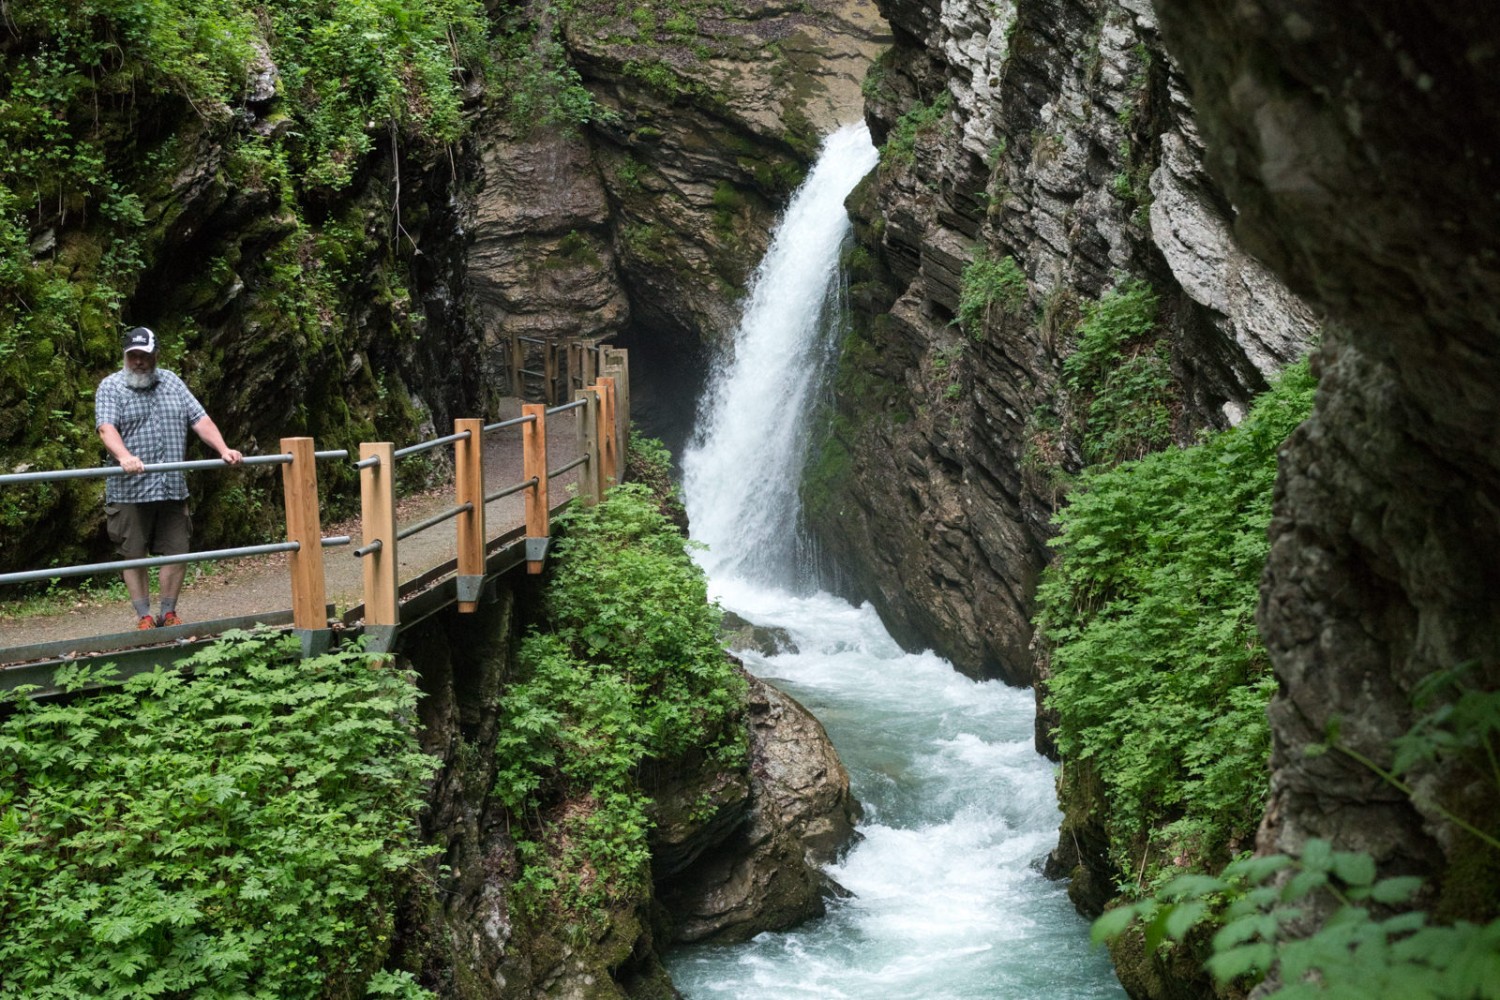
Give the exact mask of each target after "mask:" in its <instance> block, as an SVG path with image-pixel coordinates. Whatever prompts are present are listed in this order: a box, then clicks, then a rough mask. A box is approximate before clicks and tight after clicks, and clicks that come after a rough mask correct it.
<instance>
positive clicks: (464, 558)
mask: <svg viewBox="0 0 1500 1000" xmlns="http://www.w3.org/2000/svg"><path fill="white" fill-rule="evenodd" d="M466 431H467V432H468V435H469V436H468V437H466V438H463V439H462V440H459V441H455V442H454V443H453V470H454V487H455V488H454V506H456V507H462V506H464V505H465V504H468V505H469V506H470V508H471V509H469V510H467V511H465V512H464V513H462V514H459V515H458V581H457V586H458V610H459V613H460V614H471V613H473V611H474V609H475V608H477V607H478V606H479V592H480V591H481V590H482V589H483V588H484V540H485V534H484V421H483V420H479V419H477V418H464V419H461V420H455V421H453V433H455V434H463V433H464V432H466Z"/></svg>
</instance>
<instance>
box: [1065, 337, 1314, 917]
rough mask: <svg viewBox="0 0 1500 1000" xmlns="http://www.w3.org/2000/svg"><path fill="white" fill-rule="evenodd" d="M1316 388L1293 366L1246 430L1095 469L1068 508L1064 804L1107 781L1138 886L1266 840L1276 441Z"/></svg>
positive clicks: (1117, 831) (1113, 842)
mask: <svg viewBox="0 0 1500 1000" xmlns="http://www.w3.org/2000/svg"><path fill="white" fill-rule="evenodd" d="M1101 353H1103V352H1101ZM1313 389H1314V381H1313V378H1312V376H1311V374H1310V373H1309V371H1308V368H1307V365H1306V363H1305V362H1304V363H1302V364H1299V365H1297V366H1294V367H1293V368H1291V369H1289V370H1288V371H1287V372H1286V373H1285V374H1284V376H1283V377H1282V379H1281V381H1280V384H1279V385H1277V386H1276V387H1275V388H1274V389H1273V390H1272V391H1271V392H1269V393H1267V394H1265V395H1264V396H1262V397H1261V398H1260V399H1259V400H1257V401H1256V403H1255V405H1254V406H1253V408H1252V409H1251V411H1250V414H1249V415H1248V416H1247V417H1246V419H1245V421H1244V422H1243V423H1242V424H1241V425H1240V426H1238V427H1236V428H1233V429H1231V430H1227V431H1223V432H1221V433H1217V434H1213V435H1211V436H1209V437H1208V438H1207V439H1205V440H1204V441H1203V442H1202V443H1200V444H1198V445H1196V446H1193V447H1190V448H1182V449H1170V450H1167V451H1163V452H1158V453H1155V454H1152V455H1148V456H1147V457H1145V458H1143V459H1140V460H1138V461H1134V462H1126V463H1124V464H1122V465H1120V466H1118V467H1114V468H1109V469H1104V470H1100V471H1091V472H1087V473H1085V474H1084V475H1083V476H1082V478H1081V479H1080V480H1079V483H1078V486H1077V487H1076V489H1075V490H1074V491H1073V493H1072V494H1070V497H1069V503H1068V504H1067V506H1066V507H1064V508H1063V509H1062V510H1061V511H1060V512H1059V513H1058V515H1057V517H1056V523H1057V525H1058V527H1059V529H1060V531H1059V534H1058V536H1057V537H1056V539H1055V540H1054V541H1053V543H1052V544H1053V546H1054V548H1055V549H1056V552H1057V557H1056V559H1055V562H1054V565H1053V566H1052V567H1050V568H1049V569H1048V570H1047V572H1046V574H1045V575H1044V579H1043V583H1042V585H1041V587H1040V588H1039V591H1038V604H1039V606H1040V614H1039V617H1038V625H1039V627H1040V629H1041V631H1042V633H1043V634H1044V635H1045V637H1046V640H1047V642H1048V643H1049V645H1050V653H1051V677H1050V678H1049V679H1048V681H1047V682H1046V700H1047V704H1048V705H1049V706H1050V707H1051V709H1052V710H1054V711H1055V712H1056V713H1057V719H1058V725H1057V728H1056V730H1055V732H1054V736H1055V738H1056V741H1057V746H1058V749H1059V751H1060V752H1061V754H1062V756H1063V758H1064V761H1065V764H1064V775H1063V798H1064V800H1065V804H1066V803H1068V801H1069V799H1070V797H1071V798H1074V799H1076V798H1077V797H1078V796H1080V795H1088V794H1089V792H1088V789H1089V788H1090V787H1091V786H1093V784H1094V783H1095V782H1097V785H1098V787H1099V788H1100V789H1101V791H1100V793H1099V794H1100V795H1101V796H1102V801H1098V802H1093V803H1087V804H1086V805H1087V806H1089V807H1091V808H1092V810H1093V812H1094V815H1095V816H1096V817H1097V818H1098V819H1099V821H1100V822H1101V824H1102V826H1103V828H1104V829H1105V830H1106V832H1107V834H1108V841H1109V859H1110V862H1111V864H1112V866H1113V867H1114V869H1115V871H1116V873H1117V876H1118V878H1119V880H1120V888H1121V889H1122V891H1125V892H1127V893H1136V892H1139V891H1141V890H1142V889H1143V888H1145V887H1147V886H1150V885H1153V884H1154V883H1156V882H1157V881H1158V880H1159V879H1160V878H1162V877H1165V876H1166V875H1168V874H1173V873H1176V872H1178V871H1181V870H1184V869H1187V870H1194V869H1200V868H1201V867H1203V866H1207V867H1211V868H1216V867H1219V866H1222V865H1223V864H1224V863H1225V862H1227V861H1228V860H1229V859H1230V857H1232V856H1233V855H1234V854H1235V853H1237V852H1238V851H1240V850H1242V849H1244V848H1246V847H1248V846H1249V844H1250V842H1251V841H1252V839H1253V834H1254V831H1255V827H1256V824H1257V823H1258V821H1259V819H1260V814H1261V810H1262V805H1263V802H1264V798H1265V794H1266V759H1267V756H1268V753H1269V740H1270V737H1269V731H1268V728H1267V723H1266V718H1265V707H1266V703H1267V701H1268V699H1269V697H1270V694H1271V691H1272V689H1273V687H1274V683H1275V682H1274V680H1273V678H1272V677H1271V673H1270V667H1269V662H1268V660H1267V657H1266V654H1265V651H1264V648H1263V646H1262V644H1261V642H1260V640H1259V638H1258V636H1257V633H1256V629H1255V620H1254V616H1255V607H1256V602H1257V599H1258V581H1259V578H1260V573H1261V568H1262V567H1263V566H1264V564H1265V559H1266V555H1267V551H1268V542H1267V537H1266V530H1267V526H1268V525H1269V522H1270V517H1271V494H1272V488H1273V486H1274V482H1275V475H1276V452H1277V449H1278V448H1279V447H1280V445H1281V443H1282V442H1283V441H1284V440H1285V439H1286V437H1287V436H1288V434H1290V433H1291V431H1292V430H1293V428H1295V427H1296V425H1297V424H1298V423H1299V422H1301V421H1302V420H1303V419H1304V418H1305V417H1306V416H1307V415H1308V413H1309V412H1310V410H1311V406H1312V395H1313ZM1071 804H1072V805H1073V806H1074V807H1076V806H1079V805H1084V803H1078V802H1073V803H1071Z"/></svg>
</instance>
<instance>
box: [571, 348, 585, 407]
mask: <svg viewBox="0 0 1500 1000" xmlns="http://www.w3.org/2000/svg"><path fill="white" fill-rule="evenodd" d="M587 351H588V348H586V347H585V346H584V344H583V341H581V340H570V341H568V399H569V400H572V399H575V398H577V397H575V396H574V395H573V394H574V393H575V392H577V391H578V389H579V388H580V387H581V386H583V385H585V384H587V383H586V382H585V381H584V378H583V358H584V355H585V354H586V353H587Z"/></svg>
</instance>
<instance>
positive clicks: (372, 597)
mask: <svg viewBox="0 0 1500 1000" xmlns="http://www.w3.org/2000/svg"><path fill="white" fill-rule="evenodd" d="M395 454H396V446H395V445H393V444H391V443H390V442H389V441H381V442H378V443H370V442H366V443H364V444H361V445H360V446H359V458H360V461H364V460H365V459H367V458H378V459H379V460H380V461H379V462H378V463H376V464H374V465H370V466H366V467H365V468H363V469H360V470H359V507H360V523H361V528H362V530H363V532H364V546H370V545H373V544H375V543H376V542H379V543H380V544H379V546H378V547H377V548H375V549H374V550H373V551H371V552H368V553H367V554H366V555H365V557H364V564H365V625H366V627H368V626H371V625H374V626H377V627H387V628H390V629H394V628H395V626H397V625H399V624H401V609H400V594H399V587H400V581H399V579H398V575H397V569H398V567H397V562H396V457H395Z"/></svg>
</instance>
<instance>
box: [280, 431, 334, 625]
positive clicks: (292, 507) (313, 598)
mask: <svg viewBox="0 0 1500 1000" xmlns="http://www.w3.org/2000/svg"><path fill="white" fill-rule="evenodd" d="M281 450H282V452H284V453H286V454H290V455H291V456H292V460H291V462H290V463H288V464H286V465H283V466H282V467H281V488H282V495H283V496H284V497H285V499H286V540H287V541H289V542H296V543H297V550H296V551H295V552H293V553H291V558H290V560H289V565H290V570H291V576H292V625H293V626H294V627H295V628H297V629H298V630H300V631H302V632H303V633H304V635H303V651H304V653H305V654H307V653H312V652H314V650H313V648H312V647H313V646H314V645H317V644H318V643H317V642H316V640H315V639H314V638H313V636H312V635H311V633H315V632H316V633H324V632H327V631H328V597H327V594H328V589H327V581H326V579H325V577H324V575H323V523H322V518H321V516H320V513H319V508H318V462H317V459H316V458H315V457H313V439H312V438H310V437H292V438H282V439H281ZM325 648H326V647H325Z"/></svg>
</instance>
